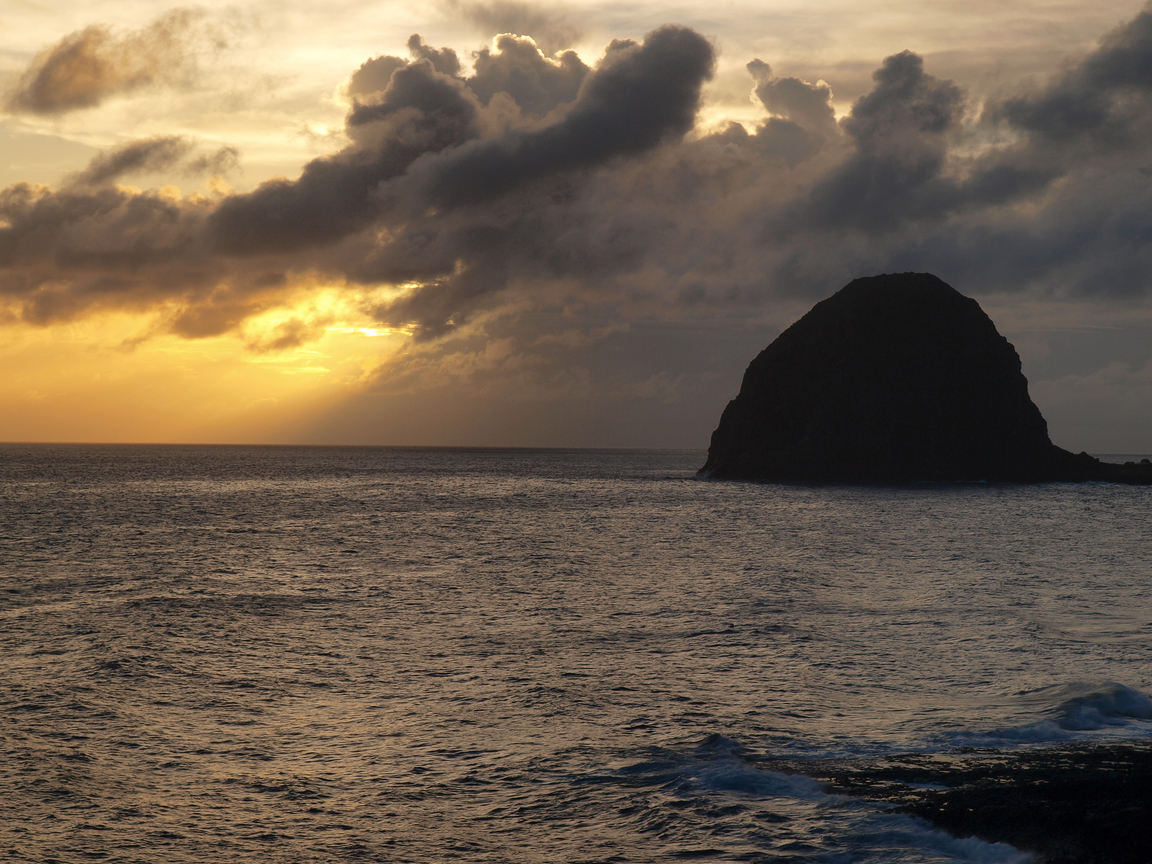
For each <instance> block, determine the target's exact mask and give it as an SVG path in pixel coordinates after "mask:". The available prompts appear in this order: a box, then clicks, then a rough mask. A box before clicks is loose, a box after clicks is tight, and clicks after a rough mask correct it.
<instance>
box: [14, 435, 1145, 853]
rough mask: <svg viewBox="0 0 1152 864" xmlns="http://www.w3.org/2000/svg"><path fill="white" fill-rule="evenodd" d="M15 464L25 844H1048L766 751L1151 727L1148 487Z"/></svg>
mask: <svg viewBox="0 0 1152 864" xmlns="http://www.w3.org/2000/svg"><path fill="white" fill-rule="evenodd" d="M704 457H705V454H704V453H703V452H702V451H580V450H570V451H560V450H487V449H477V450H465V449H389V448H320V447H317V448H292V447H191V446H189V447H183V446H94V445H93V446H79V445H76V446H64V445H60V446H54V445H2V446H0V515H2V518H0V648H2V655H0V657H2V659H0V672H2V674H0V801H2V802H3V805H2V806H3V811H4V818H3V819H2V820H0V858H2V859H3V860H6V861H19V862H24V861H29V862H52V861H58V862H77V861H104V862H148V864H153V862H165V864H177V862H217V861H219V862H229V864H239V862H375V861H389V862H391V861H396V862H402V861H404V862H406V861H411V862H444V861H461V862H673V861H685V860H704V861H754V862H828V864H832V862H858V864H866V862H946V861H947V862H952V861H958V862H1025V861H1028V860H1029V856H1028V855H1027V854H1026V853H1024V852H1021V851H1020V850H1018V849H1015V848H1013V847H1011V846H1008V845H1006V844H1003V843H992V842H984V841H979V840H975V839H971V838H968V839H958V838H953V837H950V836H949V835H948V834H946V833H944V832H942V831H940V830H938V829H936V828H934V827H933V826H932V825H930V824H929V823H927V822H924V821H921V820H920V819H917V818H914V817H912V816H909V815H905V814H901V813H897V812H894V811H892V810H891V808H887V807H885V806H883V805H882V804H878V803H875V802H870V801H866V800H863V799H857V798H849V797H844V796H839V795H832V794H828V793H827V792H825V791H824V789H823V787H821V786H820V785H819V784H817V783H816V782H815V781H814V780H812V779H810V778H809V777H807V776H805V774H804V773H803V770H799V771H791V772H788V773H785V772H778V771H774V770H771V768H770V767H766V765H768V764H769V763H770V762H771V760H773V759H776V758H780V757H787V759H788V760H790V762H789V764H791V765H800V766H801V768H802V767H803V765H804V764H805V761H806V760H819V759H825V758H830V757H880V756H883V755H885V754H896V753H929V754H930V753H946V752H952V751H955V750H956V749H957V748H998V749H1009V750H1012V749H1027V748H1043V747H1051V746H1054V745H1058V744H1063V743H1068V742H1079V741H1084V742H1101V743H1103V742H1117V741H1146V740H1149V739H1152V701H1150V700H1149V698H1148V694H1152V583H1150V581H1149V570H1150V568H1149V562H1150V552H1149V550H1150V549H1152V518H1149V514H1150V512H1152V487H1147V486H1144V487H1139V486H1137V487H1131V486H1115V485H1104V484H1044V485H1032V486H998V485H985V484H969V485H961V486H933V485H925V486H906V487H884V488H880V487H848V486H819V487H805V486H779V485H761V484H753V483H726V482H716V481H709V480H702V479H699V478H697V476H696V474H695V472H696V470H697V469H698V468H699V467H700V466H701V465H702V464H703V462H704Z"/></svg>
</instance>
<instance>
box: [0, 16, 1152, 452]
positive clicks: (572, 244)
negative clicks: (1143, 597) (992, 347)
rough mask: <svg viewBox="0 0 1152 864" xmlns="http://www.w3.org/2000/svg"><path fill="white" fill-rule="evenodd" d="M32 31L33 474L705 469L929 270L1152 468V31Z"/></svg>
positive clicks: (209, 22)
mask: <svg viewBox="0 0 1152 864" xmlns="http://www.w3.org/2000/svg"><path fill="white" fill-rule="evenodd" d="M5 22H6V25H5V27H4V28H3V32H0V48H2V50H0V78H2V79H3V82H2V86H0V91H2V94H0V110H2V111H3V116H0V153H2V154H3V157H4V158H3V159H0V364H3V368H4V370H5V374H4V375H2V376H0V440H8V441H201V442H257V443H258V442H267V443H287V442H299V443H350V444H352V443H354V444H433V445H496V446H504V445H507V446H519V445H524V446H566V447H567V446H596V447H695V448H704V447H706V446H707V443H708V436H709V434H710V432H711V431H712V429H713V428H714V427H715V425H716V423H717V421H718V419H719V416H720V412H721V411H722V409H723V407H724V405H725V404H726V403H727V401H728V400H729V399H731V398H732V397H734V396H735V395H736V392H737V391H738V389H739V386H740V377H741V375H742V373H743V370H744V368H745V367H746V365H747V363H748V362H749V361H750V360H751V359H752V357H754V356H755V354H756V353H757V352H758V351H759V350H760V349H762V348H763V347H764V346H765V345H767V344H768V343H769V342H770V341H771V340H772V339H773V338H774V337H775V336H776V335H777V334H778V333H779V332H780V331H781V329H782V328H784V327H786V326H788V324H790V323H791V322H792V321H794V320H796V319H797V318H798V317H799V316H800V315H801V314H803V313H804V312H805V311H806V310H807V309H808V308H810V306H811V305H812V304H813V303H815V302H816V301H818V300H820V299H822V298H824V297H826V296H829V295H830V294H832V293H833V292H835V291H836V290H838V289H839V288H841V287H842V286H843V285H845V284H846V283H847V282H849V281H850V280H851V279H853V278H855V277H857V276H863V275H872V274H876V273H884V272H904V271H922V272H931V273H934V274H936V275H937V276H939V277H941V278H942V279H944V280H945V281H947V282H948V283H950V284H951V285H953V286H954V287H955V288H956V289H957V290H959V291H960V292H961V293H963V294H966V295H968V296H972V297H975V298H976V299H977V300H978V301H979V302H980V303H981V305H982V307H983V308H984V309H985V311H987V312H988V314H989V315H990V316H991V317H992V319H993V321H994V322H995V323H996V325H997V327H998V329H999V330H1000V332H1001V333H1003V334H1004V335H1005V336H1007V338H1008V339H1009V340H1010V341H1012V342H1013V344H1014V345H1015V346H1016V348H1017V350H1018V352H1019V353H1020V355H1021V357H1022V359H1023V364H1024V372H1025V375H1027V377H1028V378H1029V382H1030V390H1031V395H1032V398H1033V399H1034V401H1035V402H1036V404H1037V405H1038V406H1039V407H1040V409H1041V411H1042V412H1043V414H1044V415H1045V417H1046V418H1047V420H1048V423H1049V431H1050V434H1051V438H1052V440H1053V441H1054V442H1055V443H1056V444H1058V445H1060V446H1061V447H1064V448H1066V449H1069V450H1073V451H1079V450H1088V451H1090V452H1096V453H1108V452H1126V453H1148V452H1152V306H1150V303H1149V296H1150V295H1152V162H1150V161H1149V157H1148V154H1149V153H1150V152H1152V9H1150V8H1149V7H1141V6H1140V5H1138V4H1133V3H1119V2H1113V3H1104V4H1096V5H1093V6H1092V7H1091V8H1090V9H1080V8H1078V7H1075V8H1074V7H1070V6H1066V5H1060V4H1055V3H1041V2H1036V3H1022V4H1012V5H1011V7H1010V8H1007V7H1003V6H1001V5H994V4H978V3H977V4H971V3H969V4H936V5H933V6H931V7H925V8H924V9H922V10H920V11H909V10H906V9H904V8H902V7H895V6H892V7H889V6H884V5H873V6H870V7H867V8H864V7H860V6H858V5H849V4H844V3H840V2H832V3H827V4H823V5H820V6H813V5H811V4H806V5H802V4H795V5H786V4H778V5H774V6H772V7H768V8H766V7H764V6H763V4H750V5H748V6H725V7H723V8H719V7H716V6H715V4H710V5H703V4H700V5H698V6H685V7H671V8H670V7H667V6H666V5H661V6H656V5H655V4H652V5H644V4H632V5H628V4H612V5H608V4H603V5H598V4H594V3H573V4H571V5H569V6H565V7H559V6H554V5H548V6H533V5H530V4H525V3H520V2H517V0H475V2H470V0H442V2H440V3H439V4H429V5H428V6H427V7H426V8H424V9H423V10H422V11H421V12H420V13H419V17H416V15H415V13H413V12H412V11H411V7H410V6H406V5H402V4H393V3H389V2H384V3H367V2H365V3H358V2H351V3H346V4H340V5H339V7H338V8H336V7H333V8H319V7H317V6H316V5H315V4H306V3H302V2H300V3H297V2H288V3H276V4H273V3H264V2H244V3H241V4H239V5H235V4H233V5H227V4H224V3H215V2H213V3H208V4H204V5H201V6H197V7H195V8H188V7H177V6H172V7H163V6H161V7H157V6H155V5H151V4H143V3H140V2H134V0H105V2H96V3H92V4H88V5H86V6H85V7H84V9H79V8H72V9H69V10H68V11H67V12H60V13H56V12H48V11H45V10H43V9H41V8H39V7H34V6H32V5H26V6H21V7H19V8H17V9H16V10H14V11H12V12H6V13H5Z"/></svg>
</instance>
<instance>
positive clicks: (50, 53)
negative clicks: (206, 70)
mask: <svg viewBox="0 0 1152 864" xmlns="http://www.w3.org/2000/svg"><path fill="white" fill-rule="evenodd" d="M202 18H203V13H202V12H199V11H197V10H194V9H173V10H171V11H170V12H166V13H164V14H163V15H161V16H160V17H159V18H157V19H156V20H155V21H153V22H152V23H151V24H148V25H147V26H146V27H143V28H141V29H140V30H133V31H129V32H126V33H116V32H115V31H113V30H112V29H111V28H109V27H106V26H103V25H98V24H97V25H93V26H91V27H86V28H85V29H83V30H80V31H77V32H76V33H71V34H69V35H68V36H65V37H64V38H63V39H61V40H60V41H59V42H58V43H56V44H55V45H53V46H52V47H51V48H48V49H46V50H45V51H43V52H42V53H41V54H39V55H38V56H37V57H36V59H35V60H33V61H32V64H31V65H30V66H29V67H28V69H26V70H25V71H24V73H23V74H22V75H20V77H19V79H18V80H17V81H16V83H15V85H14V86H13V87H12V89H11V90H10V92H9V93H8V94H7V97H6V99H5V102H4V108H5V110H7V111H9V112H11V113H15V114H21V113H25V114H45V115H56V114H64V113H66V112H69V111H75V110H78V109H82V108H92V107H95V106H96V105H99V104H100V103H101V102H103V101H104V100H106V99H108V98H110V97H112V96H118V95H121V94H125V93H130V92H132V91H134V90H139V89H141V88H144V87H148V86H151V85H155V84H173V83H177V82H181V81H185V80H187V79H188V78H189V77H190V76H191V75H192V74H193V72H194V71H195V55H194V47H195V43H196V39H194V38H193V36H194V35H195V31H196V28H197V27H199V26H200V25H201V20H202ZM201 35H209V37H210V38H211V39H218V38H219V37H218V36H216V35H213V34H209V33H208V31H205V32H204V34H201Z"/></svg>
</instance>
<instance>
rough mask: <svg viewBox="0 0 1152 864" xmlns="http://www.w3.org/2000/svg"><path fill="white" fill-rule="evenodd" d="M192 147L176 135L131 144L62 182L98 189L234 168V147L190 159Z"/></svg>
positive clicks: (100, 157)
mask: <svg viewBox="0 0 1152 864" xmlns="http://www.w3.org/2000/svg"><path fill="white" fill-rule="evenodd" d="M195 149H196V145H195V143H194V142H193V141H192V140H190V139H189V138H186V137H183V136H180V135H165V136H158V137H156V138H147V139H144V140H141V141H131V142H129V143H127V144H123V145H121V146H120V147H117V148H114V149H112V150H110V151H108V152H106V153H100V154H98V155H97V156H95V157H94V158H93V159H92V160H91V161H90V162H89V164H88V167H87V168H85V169H84V170H83V171H81V172H79V173H78V174H74V175H71V176H70V177H68V178H67V179H66V181H65V182H66V185H69V186H101V185H104V184H107V183H112V182H114V181H116V180H119V179H120V178H122V177H125V176H129V175H133V174H148V173H159V172H162V171H172V170H181V171H182V173H184V174H187V175H194V174H206V173H210V174H223V173H225V172H227V171H230V170H232V169H234V168H236V167H237V162H238V158H239V154H238V152H237V151H236V149H235V148H234V147H222V148H220V149H219V150H217V151H216V152H215V153H212V154H201V155H199V156H193V155H192V154H193V152H194V150H195Z"/></svg>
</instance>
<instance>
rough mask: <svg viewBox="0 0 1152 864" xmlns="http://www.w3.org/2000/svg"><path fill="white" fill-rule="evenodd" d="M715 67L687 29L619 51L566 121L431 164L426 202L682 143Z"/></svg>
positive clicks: (487, 193)
mask: <svg viewBox="0 0 1152 864" xmlns="http://www.w3.org/2000/svg"><path fill="white" fill-rule="evenodd" d="M713 62H714V57H713V52H712V46H711V45H710V44H709V43H708V41H707V40H706V39H704V38H703V37H702V36H700V35H699V34H698V33H695V32H693V31H692V30H689V29H687V28H684V27H662V28H660V29H659V30H654V31H653V32H652V33H649V34H648V36H647V38H646V39H645V40H644V43H643V44H642V45H638V44H636V43H631V42H627V43H625V42H618V43H613V45H611V46H610V47H609V51H608V53H607V55H606V56H605V59H604V61H603V63H602V64H601V65H600V67H599V68H598V69H597V70H596V72H595V73H594V74H593V75H591V76H590V77H589V78H588V80H587V81H586V82H585V84H584V87H583V88H582V89H581V91H580V98H579V99H578V100H577V102H576V103H575V104H574V105H573V107H572V109H571V110H570V111H569V112H568V114H567V115H565V117H564V118H563V119H562V120H560V121H559V122H557V123H554V124H552V125H550V126H546V127H544V128H542V129H539V130H535V131H530V132H522V133H519V134H515V135H510V136H506V137H504V138H498V139H494V140H487V141H477V142H474V143H470V144H469V145H468V146H466V147H462V148H460V149H458V150H456V151H454V152H452V153H448V154H445V155H444V156H443V157H442V158H439V159H437V160H434V161H431V162H428V163H426V167H425V169H424V172H423V173H425V176H426V177H427V180H426V181H425V183H424V186H425V189H426V194H427V195H428V197H429V199H430V201H431V203H433V204H434V205H436V206H439V207H453V206H457V205H460V204H477V203H480V202H483V201H486V200H490V199H492V198H494V197H496V196H499V195H501V194H504V193H505V192H508V191H510V190H512V189H515V188H517V187H519V186H521V185H523V184H525V183H530V182H532V181H533V180H537V179H540V178H543V177H550V176H554V175H556V174H557V173H560V172H566V171H571V170H573V169H579V168H587V167H591V166H594V165H599V164H602V163H604V162H606V161H607V160H609V159H612V158H613V157H616V156H635V155H638V154H640V153H642V152H644V151H646V150H650V149H652V148H653V147H655V146H656V145H658V144H660V143H661V142H663V141H666V140H669V139H672V138H677V137H680V136H683V135H684V134H685V133H687V132H688V131H689V130H690V129H691V128H692V126H693V124H694V123H695V120H696V111H697V109H698V108H699V106H700V88H701V86H702V85H703V83H704V82H705V81H706V80H708V79H709V78H711V77H712V68H713Z"/></svg>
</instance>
